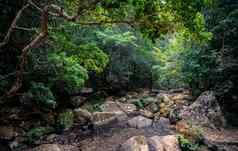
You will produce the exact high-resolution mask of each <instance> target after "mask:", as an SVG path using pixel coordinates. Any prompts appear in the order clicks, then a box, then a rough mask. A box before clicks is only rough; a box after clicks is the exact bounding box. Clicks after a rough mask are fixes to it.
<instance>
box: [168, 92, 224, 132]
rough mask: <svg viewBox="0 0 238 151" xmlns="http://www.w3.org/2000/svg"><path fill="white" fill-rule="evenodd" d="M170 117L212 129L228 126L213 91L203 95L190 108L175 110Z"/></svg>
mask: <svg viewBox="0 0 238 151" xmlns="http://www.w3.org/2000/svg"><path fill="white" fill-rule="evenodd" d="M170 117H171V119H175V118H177V119H185V120H190V121H192V122H193V124H195V125H201V126H207V127H211V128H215V127H221V126H225V125H226V121H225V118H224V115H223V113H222V111H221V108H220V106H219V104H218V102H217V100H216V97H215V95H214V92H212V91H206V92H204V93H202V94H201V95H200V96H199V97H198V98H197V100H196V101H195V102H194V103H193V104H191V105H190V106H188V107H183V108H181V109H175V110H173V111H172V112H171V113H170ZM172 117H173V118H172Z"/></svg>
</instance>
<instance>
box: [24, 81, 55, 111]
mask: <svg viewBox="0 0 238 151" xmlns="http://www.w3.org/2000/svg"><path fill="white" fill-rule="evenodd" d="M27 93H28V95H29V96H31V98H32V99H33V100H34V101H35V102H36V104H37V105H39V107H40V108H41V109H43V110H47V109H54V108H55V107H56V101H55V97H54V95H53V94H52V92H51V90H50V88H49V87H47V86H45V85H44V84H43V83H35V82H32V84H31V87H30V89H29V91H28V92H27Z"/></svg>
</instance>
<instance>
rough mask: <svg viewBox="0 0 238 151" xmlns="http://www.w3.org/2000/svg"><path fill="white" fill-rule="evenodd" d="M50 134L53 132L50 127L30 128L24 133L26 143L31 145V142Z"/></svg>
mask: <svg viewBox="0 0 238 151" xmlns="http://www.w3.org/2000/svg"><path fill="white" fill-rule="evenodd" d="M52 132H54V128H52V127H36V128H32V129H30V130H29V131H28V132H27V133H26V136H27V141H28V142H29V143H33V142H35V141H37V140H38V139H40V138H41V137H42V136H44V135H47V134H50V133H52Z"/></svg>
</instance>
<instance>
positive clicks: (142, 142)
mask: <svg viewBox="0 0 238 151" xmlns="http://www.w3.org/2000/svg"><path fill="white" fill-rule="evenodd" d="M119 151H149V145H148V143H147V139H146V137H144V136H134V137H131V138H130V139H129V140H127V141H126V142H125V143H124V144H122V145H121V146H120V148H119Z"/></svg>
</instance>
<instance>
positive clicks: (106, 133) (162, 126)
mask: <svg viewBox="0 0 238 151" xmlns="http://www.w3.org/2000/svg"><path fill="white" fill-rule="evenodd" d="M161 94H166V95H161ZM161 97H162V99H161ZM158 98H159V100H160V101H159V102H158ZM192 100H193V98H192V97H191V96H190V93H189V92H188V91H186V90H183V91H174V90H171V91H151V90H145V89H143V90H139V91H134V92H128V93H127V94H126V95H125V96H123V97H114V96H109V97H106V99H105V101H104V102H103V103H101V104H100V105H99V107H98V106H97V110H100V111H94V113H92V116H94V117H97V118H93V120H94V128H90V127H87V128H84V129H82V124H81V123H80V122H82V121H77V120H75V123H74V125H73V126H72V127H71V128H69V129H67V130H65V131H64V132H63V133H61V134H56V133H49V134H47V135H44V136H41V137H39V138H38V139H37V140H34V142H32V143H31V144H29V143H25V142H26V139H27V138H26V135H27V132H26V131H27V130H29V129H30V127H32V126H30V125H33V123H37V122H38V123H40V124H42V123H41V122H40V120H41V119H39V118H37V116H36V115H30V117H31V118H29V113H28V114H27V113H25V114H23V113H22V111H21V110H20V109H19V108H18V109H17V108H14V109H12V110H11V112H8V111H6V109H5V110H3V109H2V110H1V122H2V123H4V124H5V125H3V126H0V134H1V135H2V136H0V140H3V139H5V138H3V136H5V137H9V140H8V143H9V146H10V147H8V145H6V143H5V144H4V141H0V142H1V143H0V149H1V151H5V150H6V151H10V150H11V148H14V149H12V150H26V149H28V150H27V151H46V150H51V149H49V148H48V149H47V147H49V146H46V148H44V147H43V148H39V147H38V148H34V147H36V146H41V145H42V144H61V145H70V146H71V147H75V148H76V149H75V150H81V151H117V150H118V148H120V146H121V145H122V144H123V143H125V142H126V141H127V140H128V139H130V138H132V137H135V136H144V137H146V138H151V137H153V136H168V135H174V136H175V135H176V134H179V133H183V132H184V130H182V129H183V128H184V127H186V124H185V125H183V124H182V127H181V125H180V126H178V125H177V124H175V123H171V120H169V116H170V115H169V114H170V111H171V110H172V109H175V108H178V107H182V106H189V105H190V104H191V102H192ZM92 106H93V105H92V104H90V103H86V104H84V105H83V106H82V107H81V108H82V109H89V108H90V107H92ZM94 106H95V104H94ZM3 115H5V116H3ZM19 115H21V116H20V117H19ZM35 116H36V117H35ZM78 116H81V115H80V114H79V115H78ZM26 117H28V118H26ZM47 118H48V120H49V119H50V118H49V117H47ZM13 119H14V120H13ZM80 124H81V125H80ZM1 125H2V124H1ZM79 125H80V126H79ZM12 127H14V128H12ZM13 133H14V134H13ZM15 133H17V134H18V135H15ZM13 135H14V136H13ZM203 136H204V137H205V140H206V143H207V144H206V145H207V146H208V148H206V150H204V149H203V151H209V150H210V149H213V150H214V148H215V150H218V151H219V149H220V150H222V149H224V150H225V151H237V149H238V148H237V147H238V129H224V128H220V130H219V129H211V128H203ZM13 137H14V138H13ZM5 140H6V139H5ZM5 142H6V141H5ZM51 147H52V146H51ZM31 148H33V149H31ZM65 150H72V151H73V150H74V149H65ZM152 150H153V149H150V151H152ZM57 151H58V150H57ZM60 151H63V150H60ZM155 151H156V150H155Z"/></svg>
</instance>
